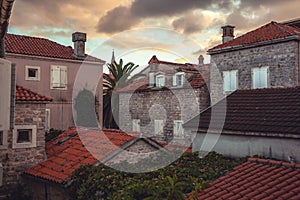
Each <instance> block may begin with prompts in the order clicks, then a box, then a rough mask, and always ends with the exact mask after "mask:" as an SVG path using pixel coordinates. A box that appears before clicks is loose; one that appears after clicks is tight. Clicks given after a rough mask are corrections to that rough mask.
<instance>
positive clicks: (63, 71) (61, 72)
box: [50, 65, 68, 90]
mask: <svg viewBox="0 0 300 200" xmlns="http://www.w3.org/2000/svg"><path fill="white" fill-rule="evenodd" d="M55 73H56V74H57V75H58V76H59V77H57V78H56V79H57V80H54V79H55V77H54V74H55ZM58 79H59V80H58ZM67 85H68V68H67V66H61V65H51V73H50V88H51V89H58V90H67V89H68V88H67Z"/></svg>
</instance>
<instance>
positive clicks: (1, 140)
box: [0, 130, 7, 149]
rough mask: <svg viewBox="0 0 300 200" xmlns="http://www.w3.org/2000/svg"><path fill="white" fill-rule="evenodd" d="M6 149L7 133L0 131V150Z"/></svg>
mask: <svg viewBox="0 0 300 200" xmlns="http://www.w3.org/2000/svg"><path fill="white" fill-rule="evenodd" d="M6 148H7V131H4V130H0V149H6Z"/></svg>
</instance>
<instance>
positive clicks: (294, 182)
mask: <svg viewBox="0 0 300 200" xmlns="http://www.w3.org/2000/svg"><path fill="white" fill-rule="evenodd" d="M209 185H210V186H209V187H208V188H206V189H205V190H204V191H203V192H201V193H198V194H197V195H196V196H197V198H193V199H195V200H196V199H197V200H202V199H203V200H205V199H232V200H235V199H257V200H262V199H265V200H266V199H295V200H296V199H300V164H292V163H287V162H281V161H275V160H265V159H259V158H249V159H248V161H247V162H245V163H243V164H241V165H239V166H237V167H235V168H234V169H233V170H232V171H230V172H228V173H227V174H226V175H225V176H222V177H220V178H218V179H216V180H215V181H213V182H212V183H210V184H209ZM187 199H192V197H191V196H188V197H187Z"/></svg>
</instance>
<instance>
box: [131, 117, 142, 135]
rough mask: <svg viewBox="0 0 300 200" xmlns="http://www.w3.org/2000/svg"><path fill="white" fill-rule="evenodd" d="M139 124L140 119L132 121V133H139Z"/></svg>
mask: <svg viewBox="0 0 300 200" xmlns="http://www.w3.org/2000/svg"><path fill="white" fill-rule="evenodd" d="M140 123H141V120H140V119H132V131H133V132H140V131H141V127H140Z"/></svg>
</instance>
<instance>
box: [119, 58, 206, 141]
mask: <svg viewBox="0 0 300 200" xmlns="http://www.w3.org/2000/svg"><path fill="white" fill-rule="evenodd" d="M199 61H200V63H199V64H198V65H196V64H188V63H186V64H180V63H172V62H167V61H161V60H158V59H157V57H156V56H153V57H152V58H151V60H150V61H149V62H148V63H149V66H148V67H147V68H146V69H145V70H144V71H143V72H142V73H144V75H145V76H144V77H142V78H139V79H136V80H134V81H133V83H131V84H129V85H127V86H126V87H123V88H121V89H119V90H117V91H118V94H119V127H120V128H121V129H122V130H129V131H141V132H142V133H143V134H144V135H146V136H152V137H154V138H156V139H160V140H165V141H169V140H170V139H174V140H177V139H178V141H182V139H187V137H188V136H186V135H185V134H184V132H183V129H182V124H183V123H184V122H186V121H187V120H189V119H191V118H192V117H193V116H195V115H196V114H197V113H199V111H200V110H203V109H205V108H207V107H208V106H209V103H210V99H209V98H210V97H209V92H208V89H207V84H206V81H207V80H208V76H209V65H206V64H203V57H201V56H200V58H199ZM174 140H173V141H174ZM187 142H190V140H187Z"/></svg>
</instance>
